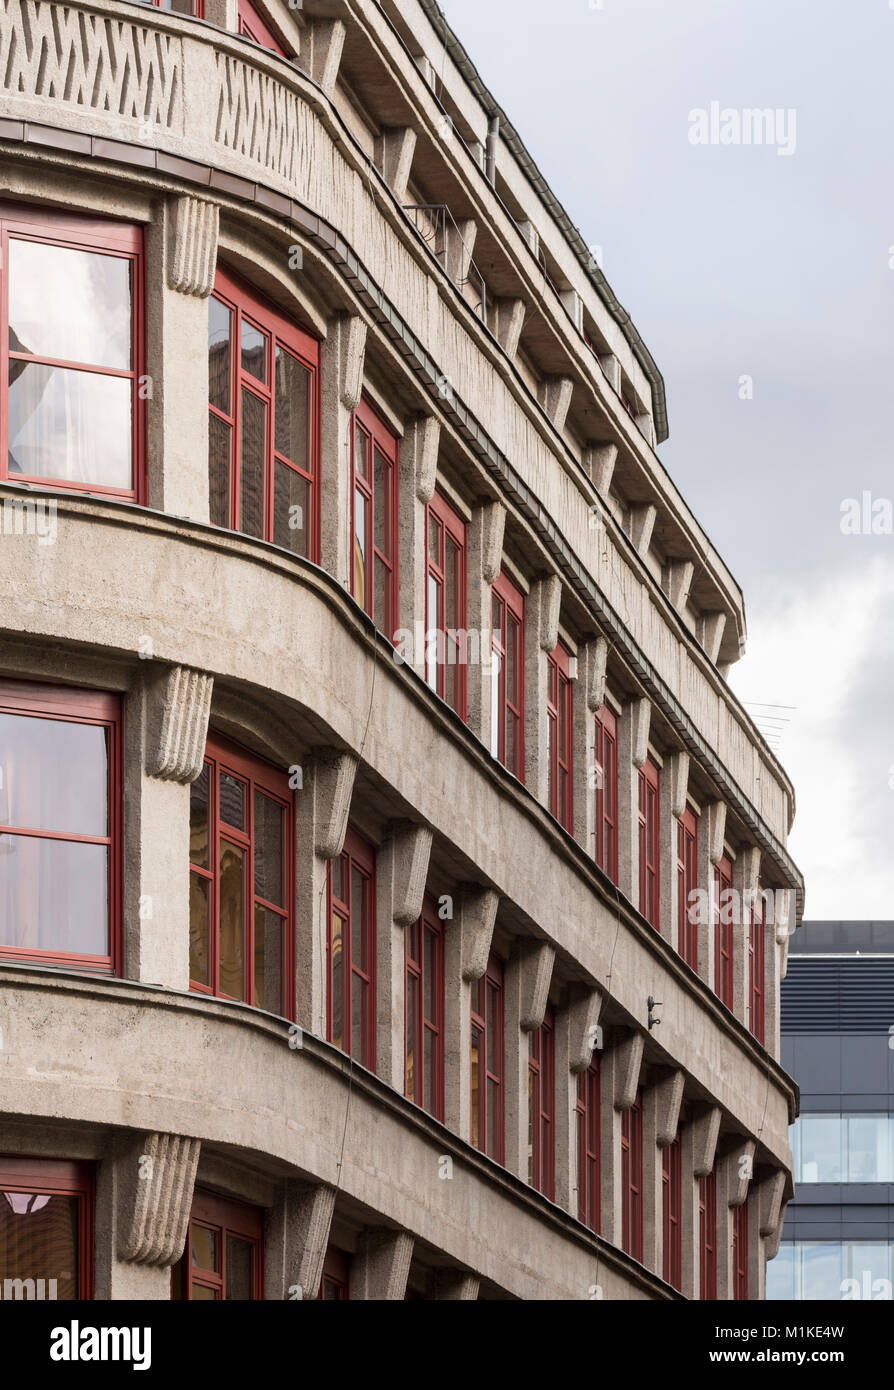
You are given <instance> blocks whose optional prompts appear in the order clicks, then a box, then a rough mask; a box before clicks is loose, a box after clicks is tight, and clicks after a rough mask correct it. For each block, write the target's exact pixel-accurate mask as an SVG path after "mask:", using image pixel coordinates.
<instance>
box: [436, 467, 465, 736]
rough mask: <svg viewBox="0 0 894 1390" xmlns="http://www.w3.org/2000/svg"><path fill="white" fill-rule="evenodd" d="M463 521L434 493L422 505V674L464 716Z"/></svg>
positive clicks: (441, 497)
mask: <svg viewBox="0 0 894 1390" xmlns="http://www.w3.org/2000/svg"><path fill="white" fill-rule="evenodd" d="M466 534H467V533H466V523H465V522H464V521H463V519H462V517H461V516H459V514H458V513H457V512H456V511H455V510H454V509H453V507H451V505H450V503H449V502H448V501H447V499H446V498H445V497H444V496H443V495H442V494H441V493H440V492H436V493H435V495H434V497H433V498H432V500H431V501H430V502H429V504H428V507H427V509H426V549H425V553H426V557H427V558H426V587H425V634H426V653H425V677H426V680H427V681H428V683H429V685H430V686H431V688H432V690H436V691H437V693H438V694H439V695H440V697H441V699H442V700H446V701H447V703H448V705H450V706H451V708H452V709H455V710H456V713H457V714H458V715H459V716H460V718H461V719H465V717H466V704H467V689H468V682H467V675H468V636H467V631H466V628H467V612H468V608H467V598H466V592H467V582H468V581H467V562H466Z"/></svg>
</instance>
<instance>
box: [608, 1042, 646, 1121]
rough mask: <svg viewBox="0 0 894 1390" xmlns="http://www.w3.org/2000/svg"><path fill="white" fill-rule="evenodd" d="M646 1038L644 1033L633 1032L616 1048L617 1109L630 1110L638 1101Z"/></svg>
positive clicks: (615, 1099) (615, 1098) (615, 1101)
mask: <svg viewBox="0 0 894 1390" xmlns="http://www.w3.org/2000/svg"><path fill="white" fill-rule="evenodd" d="M645 1046H646V1040H645V1038H644V1037H643V1035H642V1033H631V1034H629V1036H628V1037H626V1038H625V1039H624V1040H623V1042H620V1043H618V1046H617V1047H616V1049H615V1066H616V1071H615V1096H614V1103H615V1109H616V1110H629V1109H630V1107H631V1106H632V1105H633V1104H634V1102H635V1101H636V1092H637V1088H638V1086H639V1074H640V1069H641V1068H642V1064H643V1052H644V1050H645Z"/></svg>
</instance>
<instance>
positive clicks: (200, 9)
mask: <svg viewBox="0 0 894 1390" xmlns="http://www.w3.org/2000/svg"><path fill="white" fill-rule="evenodd" d="M140 3H141V4H143V5H154V6H155V8H156V9H157V10H170V11H171V13H172V14H181V15H182V14H184V11H183V10H175V9H174V8H173V6H172V4H171V0H140ZM190 6H191V9H190V13H191V15H192V18H193V19H204V18H205V0H190Z"/></svg>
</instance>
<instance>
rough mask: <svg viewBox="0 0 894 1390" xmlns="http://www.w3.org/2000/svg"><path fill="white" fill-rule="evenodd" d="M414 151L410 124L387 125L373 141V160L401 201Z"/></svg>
mask: <svg viewBox="0 0 894 1390" xmlns="http://www.w3.org/2000/svg"><path fill="white" fill-rule="evenodd" d="M415 153H416V132H415V130H414V129H413V127H412V126H389V127H388V128H387V129H386V130H383V131H382V134H381V135H380V136H379V137H378V139H377V140H376V143H375V160H376V164H377V165H378V167H379V169H380V170H381V173H382V177H383V179H384V180H385V182H386V183H387V184H388V187H389V188H390V189H391V191H392V193H393V194H394V196H395V198H396V199H397V201H398V202H399V203H402V202H403V201H404V199H405V198H406V196H407V184H408V183H409V182H410V171H411V170H412V168H413V155H414V154H415Z"/></svg>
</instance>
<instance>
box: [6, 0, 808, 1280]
mask: <svg viewBox="0 0 894 1390" xmlns="http://www.w3.org/2000/svg"><path fill="white" fill-rule="evenodd" d="M0 83H2V86H0V175H2V181H0V315H2V316H4V317H5V318H6V319H7V320H8V322H6V323H5V324H0V353H2V354H3V356H2V359H0V381H2V382H3V383H4V385H3V387H2V390H3V393H4V395H3V398H2V409H0V469H2V472H0V498H2V513H3V515H2V521H3V524H2V536H0V593H2V595H3V599H4V602H3V622H2V629H0V1027H2V1048H0V1063H2V1065H0V1179H2V1181H0V1190H2V1191H3V1193H4V1194H5V1202H6V1205H5V1206H4V1207H3V1208H2V1216H0V1262H2V1268H0V1279H2V1281H3V1282H2V1287H3V1289H4V1297H9V1296H10V1295H11V1296H31V1295H32V1294H33V1295H34V1296H38V1294H36V1293H35V1292H34V1290H35V1289H36V1288H37V1287H38V1286H41V1287H43V1288H44V1289H48V1288H51V1289H52V1291H53V1292H52V1295H51V1294H50V1293H46V1294H45V1296H47V1297H49V1296H57V1297H60V1298H61V1297H78V1298H89V1297H98V1298H127V1297H135V1298H143V1299H167V1298H170V1297H172V1296H174V1297H182V1298H200V1299H212V1300H217V1299H224V1298H240V1299H246V1298H262V1297H263V1298H269V1299H288V1298H293V1299H295V1298H304V1299H315V1298H317V1297H323V1298H329V1299H342V1298H350V1299H355V1298H357V1299H368V1298H389V1299H400V1298H404V1297H420V1298H459V1299H471V1298H483V1299H501V1298H515V1299H540V1298H545V1299H588V1298H605V1299H673V1298H680V1297H688V1298H698V1297H702V1298H718V1299H728V1298H733V1297H738V1298H751V1299H756V1298H762V1297H763V1296H764V1279H765V1261H766V1259H767V1257H768V1256H771V1255H772V1254H773V1253H774V1252H775V1249H776V1245H777V1243H778V1240H779V1235H780V1231H781V1224H782V1220H783V1214H784V1209H785V1203H786V1201H787V1199H788V1197H789V1196H790V1195H791V1191H792V1177H791V1152H790V1148H789V1142H788V1128H789V1125H790V1123H791V1122H792V1120H793V1119H794V1117H795V1114H796V1109H797V1092H796V1088H795V1087H794V1084H793V1083H792V1081H791V1079H790V1078H789V1077H788V1076H787V1075H786V1073H785V1071H784V1069H783V1067H782V1066H781V1065H780V1062H779V991H780V982H781V979H782V977H783V975H784V973H785V969H786V960H787V950H788V938H789V931H790V929H791V926H792V925H793V924H794V922H795V920H796V917H797V911H798V907H797V904H798V901H799V898H800V892H801V888H802V883H801V878H800V875H799V872H798V870H797V868H796V866H795V865H794V863H793V862H792V860H791V858H790V856H789V854H788V852H787V850H786V847H785V842H786V837H787V835H788V833H789V830H790V827H791V822H792V818H793V816H794V810H795V803H794V793H793V789H792V787H791V784H790V782H789V780H788V779H787V777H786V775H785V773H784V771H783V769H782V768H781V766H780V765H779V762H778V761H777V759H776V757H775V756H774V754H773V753H772V752H771V750H770V749H769V748H768V746H767V744H766V743H765V741H764V740H763V739H762V737H761V735H760V734H759V732H758V730H757V729H756V728H755V726H754V725H753V723H752V721H751V720H750V718H749V717H748V715H747V713H746V711H745V710H744V709H743V708H742V706H741V705H740V704H739V703H738V701H737V700H736V698H735V697H734V696H733V694H732V693H731V691H730V688H729V685H728V683H727V677H728V674H729V670H730V667H731V666H732V664H733V663H734V662H736V661H737V660H738V659H739V657H740V655H741V653H742V651H743V645H744V639H745V617H744V607H743V601H742V595H741V593H740V591H739V589H738V587H737V585H736V584H735V581H734V580H733V579H732V577H731V575H730V574H729V572H728V571H727V569H726V568H725V566H724V564H723V561H722V560H721V558H720V556H719V555H718V554H717V553H716V551H715V550H714V548H713V546H712V545H711V543H710V541H709V539H708V537H707V536H706V535H705V534H704V532H703V531H702V529H701V528H700V526H699V524H698V522H697V520H696V518H695V517H694V515H693V514H692V512H691V511H690V509H689V507H688V506H687V504H686V503H685V502H684V500H683V498H682V497H681V496H680V494H679V492H678V490H677V488H676V487H675V485H674V483H673V480H672V479H671V478H670V477H669V476H668V475H667V473H666V472H665V470H664V469H663V467H662V466H661V464H660V462H659V460H658V458H657V455H656V452H655V448H656V444H657V443H660V442H661V440H662V439H664V438H665V437H666V434H667V419H666V408H665V399H664V387H663V382H662V379H661V376H660V373H659V372H658V369H657V367H656V366H655V363H654V361H653V360H652V358H651V356H650V354H649V352H648V350H647V349H646V347H645V345H644V343H643V342H642V339H641V338H640V336H639V334H638V332H637V331H636V329H635V327H634V326H633V323H632V322H631V320H630V317H629V315H628V314H627V313H626V311H625V310H624V309H623V308H622V306H621V305H620V304H619V303H618V302H617V300H616V299H615V297H614V295H613V293H612V291H611V289H610V287H609V285H608V284H607V282H606V280H605V277H604V276H603V274H602V272H601V270H600V269H599V266H598V264H597V263H596V259H595V258H594V255H593V254H592V253H591V252H590V250H589V249H588V247H587V246H586V244H585V243H584V241H583V239H582V238H581V237H580V234H579V233H577V232H576V231H575V229H574V228H573V226H572V225H571V223H570V222H569V220H568V218H567V215H566V214H565V213H564V211H563V209H562V207H561V204H560V203H559V202H558V200H557V199H556V197H555V195H554V194H553V192H552V191H551V190H550V188H549V186H548V185H547V183H546V182H545V180H544V179H543V176H542V175H541V174H540V172H539V170H538V169H537V167H536V165H535V164H534V163H533V161H532V159H531V157H530V155H529V154H528V153H527V151H526V150H525V148H524V146H523V144H522V142H521V140H520V138H519V136H518V134H517V132H516V131H515V129H514V127H513V126H512V124H511V122H510V121H509V120H508V118H507V117H506V115H505V113H503V112H502V111H501V110H500V108H499V107H498V106H497V105H496V103H495V101H494V99H493V97H492V96H491V95H490V93H489V92H488V90H487V88H486V87H485V86H484V84H483V83H482V81H481V79H480V77H479V76H478V74H477V72H476V71H475V69H474V67H473V65H472V63H471V61H470V59H469V58H468V55H467V54H466V53H465V51H464V50H463V49H462V47H461V45H460V44H459V43H458V41H457V39H456V38H455V36H454V35H453V34H452V33H451V32H450V30H449V28H448V27H447V25H446V23H445V21H444V18H443V16H442V15H441V14H440V11H439V10H438V9H437V6H436V5H435V4H434V3H432V0H387V3H385V4H378V3H373V0H306V3H305V4H304V5H303V7H293V6H292V5H291V4H286V3H285V0H253V2H252V3H248V0H238V3H237V0H191V3H190V0H180V3H177V0H168V3H167V4H158V3H155V4H149V3H128V0H118V2H113V0H66V3H61V4H60V3H49V0H3V3H2V5H0ZM16 1281H19V1282H18V1284H17V1283H16ZM29 1281H30V1282H29ZM40 1281H44V1282H43V1285H40ZM52 1281H55V1284H53V1283H52Z"/></svg>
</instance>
